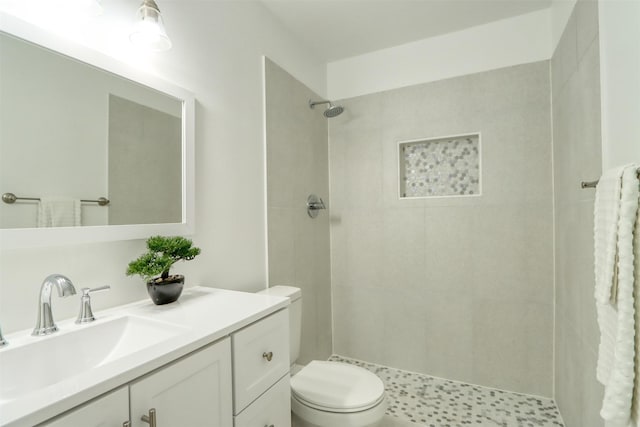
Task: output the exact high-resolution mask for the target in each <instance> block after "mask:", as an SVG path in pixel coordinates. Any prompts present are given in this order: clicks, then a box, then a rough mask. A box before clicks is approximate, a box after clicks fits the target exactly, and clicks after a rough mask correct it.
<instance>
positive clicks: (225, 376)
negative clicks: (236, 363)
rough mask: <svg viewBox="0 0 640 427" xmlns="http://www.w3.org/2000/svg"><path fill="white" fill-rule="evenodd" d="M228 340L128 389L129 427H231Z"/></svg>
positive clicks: (193, 354)
mask: <svg viewBox="0 0 640 427" xmlns="http://www.w3.org/2000/svg"><path fill="white" fill-rule="evenodd" d="M230 366H231V347H230V344H229V338H225V339H224V340H222V341H220V342H218V343H216V344H214V345H210V346H208V347H206V348H204V349H203V350H199V351H197V352H195V353H192V354H190V355H189V356H187V357H185V358H183V359H180V360H178V361H177V362H174V363H172V364H170V365H168V366H165V367H163V368H161V369H160V370H158V371H155V372H152V373H151V374H149V375H147V376H145V377H143V378H141V379H139V380H137V381H135V382H134V383H132V384H131V385H130V386H129V393H130V401H131V427H149V423H147V422H144V421H142V419H141V418H142V416H143V415H146V416H149V415H150V414H149V410H150V409H152V408H153V409H155V417H156V425H155V426H154V427H178V426H199V427H232V424H233V418H232V412H231V393H229V391H230V390H231V369H230Z"/></svg>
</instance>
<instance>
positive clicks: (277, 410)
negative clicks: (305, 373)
mask: <svg viewBox="0 0 640 427" xmlns="http://www.w3.org/2000/svg"><path fill="white" fill-rule="evenodd" d="M234 426H235V427H264V426H273V427H291V385H290V383H289V375H285V376H284V377H282V379H281V380H280V381H278V382H277V383H276V384H274V386H273V387H271V388H270V389H269V390H267V392H266V393H265V394H263V395H262V396H260V397H259V398H258V400H256V401H255V402H253V403H252V404H251V405H249V407H248V408H246V409H245V410H244V411H242V412H241V413H240V415H237V416H236V417H235V421H234Z"/></svg>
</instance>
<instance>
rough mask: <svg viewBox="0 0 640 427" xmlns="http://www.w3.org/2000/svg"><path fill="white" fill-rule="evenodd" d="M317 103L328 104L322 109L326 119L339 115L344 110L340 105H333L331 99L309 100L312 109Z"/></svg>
mask: <svg viewBox="0 0 640 427" xmlns="http://www.w3.org/2000/svg"><path fill="white" fill-rule="evenodd" d="M318 104H329V108H327V109H326V110H324V113H322V114H324V116H325V117H326V118H328V119H330V118H332V117H335V116H339V115H340V114H342V112H343V111H344V108H343V107H342V106H341V105H333V104H332V103H331V101H313V100H311V99H310V100H309V108H311V109H313V107H315V106H316V105H318Z"/></svg>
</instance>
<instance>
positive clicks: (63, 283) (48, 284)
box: [31, 274, 76, 336]
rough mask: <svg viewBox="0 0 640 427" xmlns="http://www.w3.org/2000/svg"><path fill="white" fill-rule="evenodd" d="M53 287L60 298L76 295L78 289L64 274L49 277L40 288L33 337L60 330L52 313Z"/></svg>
mask: <svg viewBox="0 0 640 427" xmlns="http://www.w3.org/2000/svg"><path fill="white" fill-rule="evenodd" d="M53 286H55V287H56V288H58V296H60V297H68V296H69V295H75V293H76V288H75V287H74V286H73V283H71V280H69V278H68V277H66V276H63V275H62V274H52V275H50V276H47V278H46V279H44V282H42V286H41V287H40V298H39V299H38V321H37V323H36V327H35V328H34V329H33V332H32V333H31V335H36V336H39V335H49V334H52V333H54V332H55V331H57V330H58V327H57V326H56V323H55V322H54V321H53V313H52V312H51V288H52V287H53Z"/></svg>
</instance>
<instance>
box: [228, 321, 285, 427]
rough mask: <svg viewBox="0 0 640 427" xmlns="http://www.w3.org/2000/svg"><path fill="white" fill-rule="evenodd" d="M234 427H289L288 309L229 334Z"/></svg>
mask: <svg viewBox="0 0 640 427" xmlns="http://www.w3.org/2000/svg"><path fill="white" fill-rule="evenodd" d="M231 342H232V348H233V386H234V387H233V395H234V405H233V407H234V415H235V427H265V426H269V427H270V426H272V425H273V426H274V427H290V426H291V401H290V393H291V391H290V384H289V312H288V309H287V310H281V311H278V312H276V313H275V314H272V315H271V316H269V317H266V318H264V319H262V320H260V321H258V322H256V323H254V324H252V325H249V326H247V327H246V328H244V329H242V330H240V331H238V332H236V333H234V334H233V335H231Z"/></svg>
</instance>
